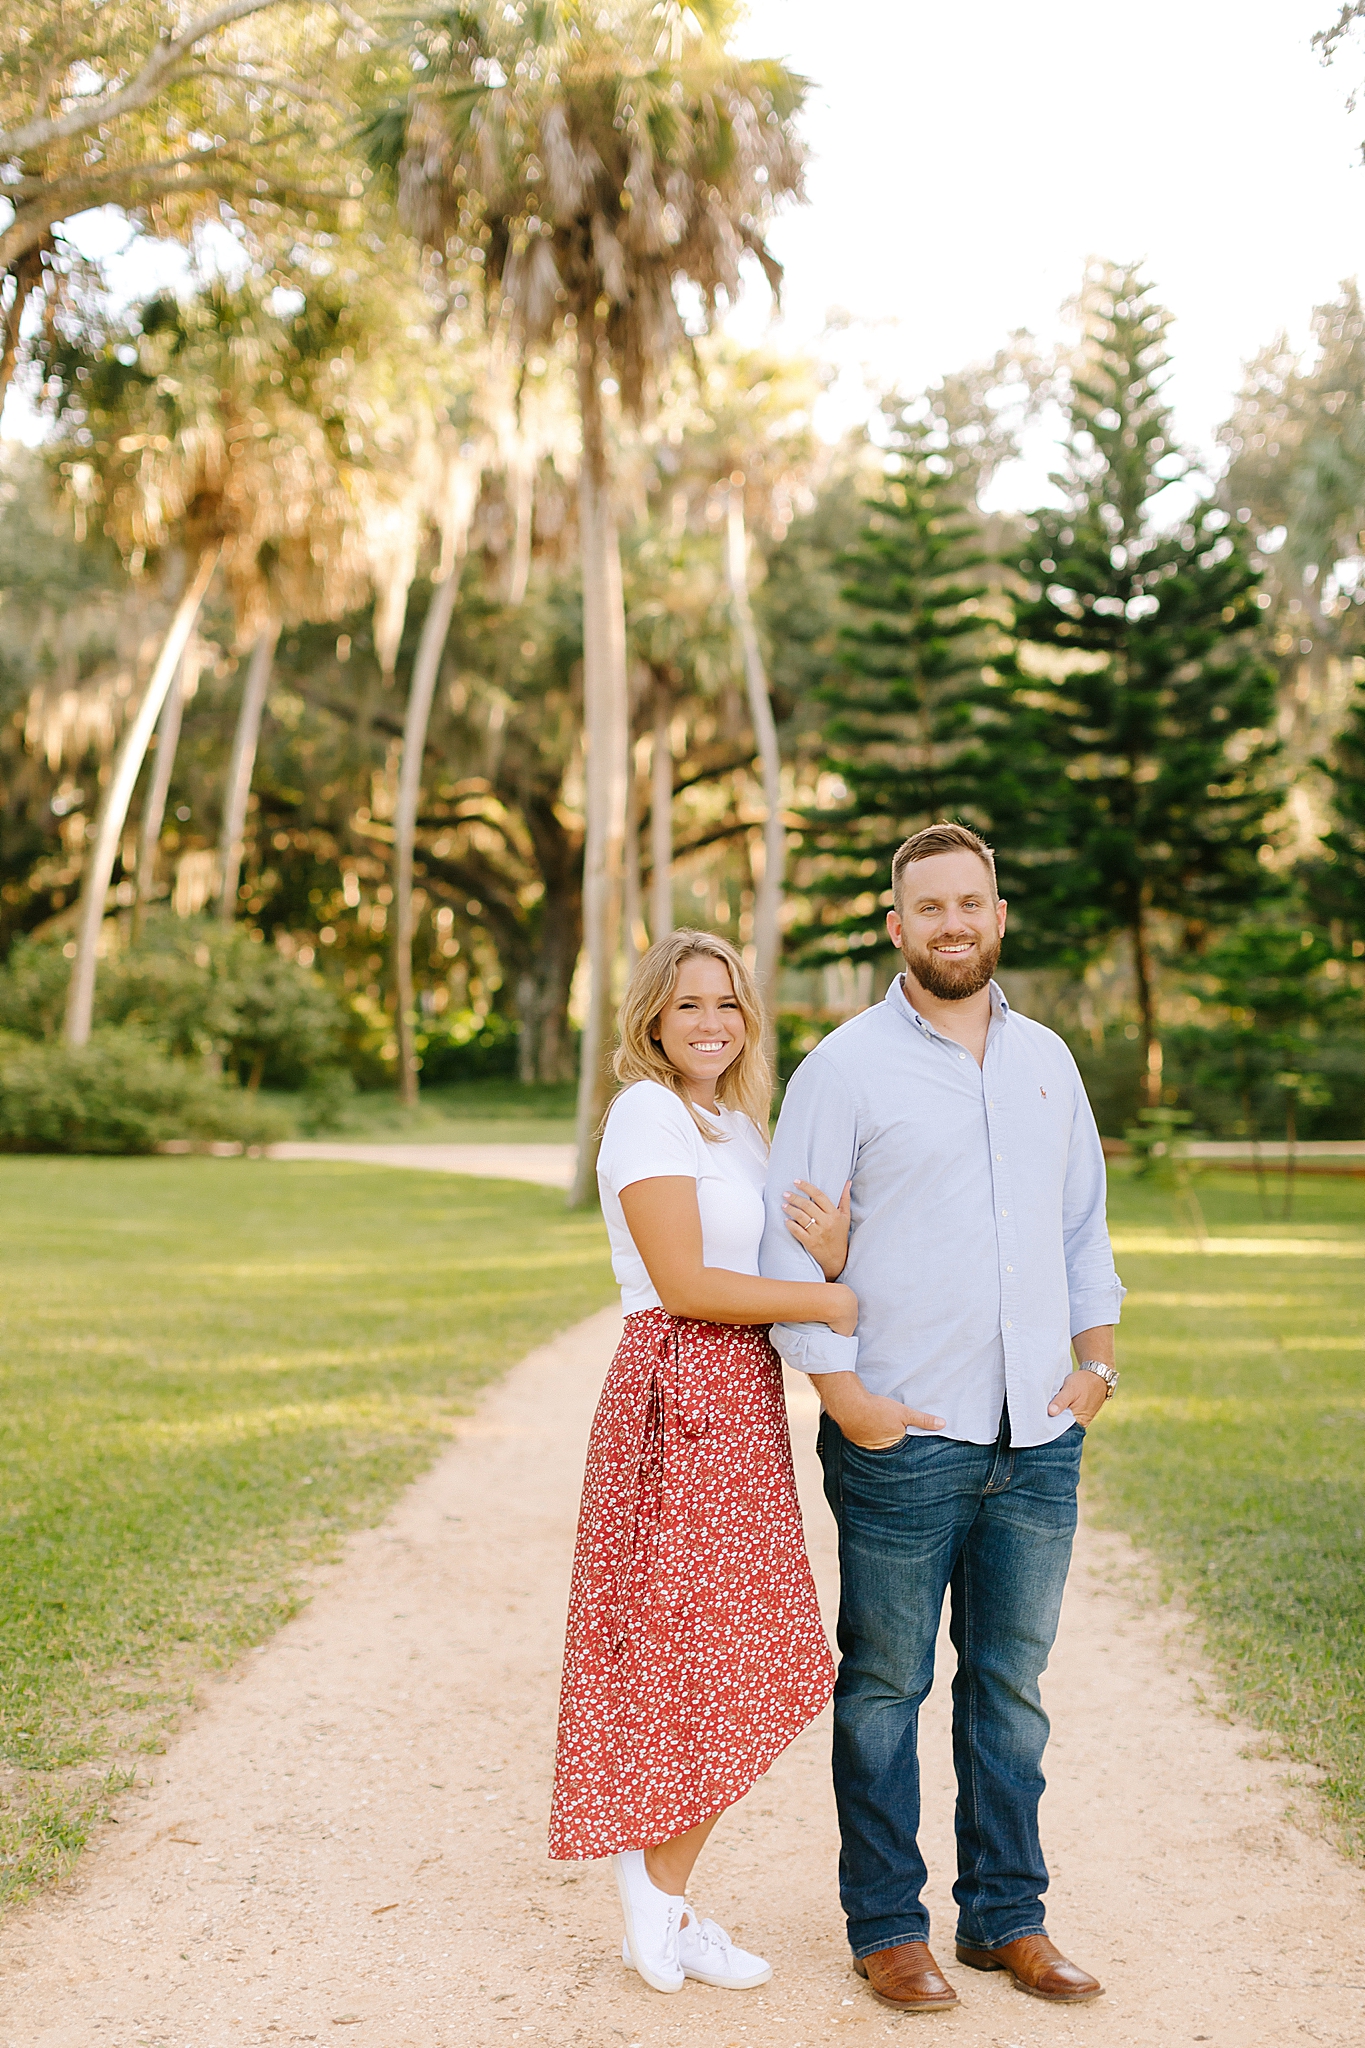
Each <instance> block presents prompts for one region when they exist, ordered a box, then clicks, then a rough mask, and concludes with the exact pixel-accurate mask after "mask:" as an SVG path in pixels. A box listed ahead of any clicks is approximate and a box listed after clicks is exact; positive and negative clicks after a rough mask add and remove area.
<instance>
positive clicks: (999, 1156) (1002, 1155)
mask: <svg viewBox="0 0 1365 2048" xmlns="http://www.w3.org/2000/svg"><path fill="white" fill-rule="evenodd" d="M995 1156H996V1158H997V1159H1003V1158H1004V1156H1005V1155H1004V1153H1003V1152H997V1153H996V1155H995Z"/></svg>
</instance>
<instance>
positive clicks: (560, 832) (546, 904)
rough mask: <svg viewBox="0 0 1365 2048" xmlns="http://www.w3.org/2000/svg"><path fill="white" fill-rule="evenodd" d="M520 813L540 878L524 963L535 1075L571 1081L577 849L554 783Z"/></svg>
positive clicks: (579, 908)
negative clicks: (531, 944) (530, 949)
mask: <svg viewBox="0 0 1365 2048" xmlns="http://www.w3.org/2000/svg"><path fill="white" fill-rule="evenodd" d="M524 815H525V818H526V825H527V829H528V831H529V832H530V834H531V843H532V845H533V846H534V848H535V861H536V867H537V869H538V871H539V873H540V877H541V881H542V882H543V884H544V888H545V894H544V896H543V897H542V899H541V903H540V912H539V918H538V929H537V933H536V942H535V953H534V957H533V959H532V960H531V961H530V962H529V963H528V972H529V974H530V976H531V977H532V978H533V981H534V994H533V995H532V998H531V1014H532V1018H533V1030H534V1036H535V1072H534V1075H533V1076H532V1078H533V1079H535V1080H537V1081H550V1082H559V1081H571V1080H572V1079H573V1077H574V1064H575V1063H574V1048H573V1040H572V1037H571V1034H570V1031H569V993H570V990H571V989H572V987H573V977H574V969H575V967H576V966H577V965H578V955H579V952H580V950H581V947H582V944H583V849H582V847H581V845H580V844H579V843H578V840H577V837H576V835H574V834H573V833H571V832H570V831H568V830H567V829H566V827H565V823H564V819H563V817H562V816H561V814H560V811H559V791H558V788H554V789H551V788H548V787H545V788H542V789H541V790H539V791H538V792H536V793H535V794H533V795H532V796H530V797H529V799H528V801H527V802H526V805H525V809H524Z"/></svg>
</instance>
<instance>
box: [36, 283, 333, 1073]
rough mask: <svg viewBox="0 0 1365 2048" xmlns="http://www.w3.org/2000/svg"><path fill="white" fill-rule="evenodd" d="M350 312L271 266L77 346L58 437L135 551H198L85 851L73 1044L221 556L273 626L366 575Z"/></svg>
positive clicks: (75, 477) (153, 306) (121, 540)
mask: <svg viewBox="0 0 1365 2048" xmlns="http://www.w3.org/2000/svg"><path fill="white" fill-rule="evenodd" d="M341 317H342V314H341V310H340V309H339V308H338V307H337V306H335V305H330V306H329V305H328V304H327V303H326V302H325V299H324V295H323V294H322V293H321V292H319V293H318V295H317V300H316V302H315V303H312V304H309V303H305V305H304V306H303V308H302V309H301V310H300V311H299V312H297V313H292V314H275V313H273V312H272V311H271V310H270V307H269V304H268V295H267V294H266V293H264V292H263V291H262V290H261V289H260V288H259V284H249V285H244V286H242V287H239V288H234V289H229V288H228V287H226V286H224V285H214V286H212V287H211V288H209V289H208V290H206V291H204V292H202V293H201V294H200V295H199V296H198V297H197V298H195V299H194V300H191V301H189V302H187V303H186V304H183V305H182V304H179V303H177V302H176V301H174V300H171V299H165V298H162V299H156V300H153V301H151V302H150V303H149V304H148V305H146V306H144V307H143V308H142V310H141V313H140V315H139V316H138V317H137V318H136V319H135V320H134V322H133V323H132V326H131V327H130V329H129V331H128V332H119V333H116V334H114V335H112V336H111V337H109V339H108V340H107V341H106V342H104V343H103V344H102V345H101V346H100V347H98V348H96V349H94V350H88V351H81V350H79V349H77V348H75V347H71V348H69V349H68V350H67V351H66V353H65V356H64V358H63V361H62V365H61V376H60V383H59V385H58V397H57V404H58V409H59V417H60V418H61V419H62V421H63V423H64V424H66V425H67V426H68V427H69V428H71V429H73V430H75V431H74V432H73V434H72V438H71V442H70V444H68V445H65V446H63V447H60V448H59V449H58V450H57V453H58V454H59V455H66V456H68V457H69V458H70V459H68V460H67V461H66V462H65V463H64V464H63V468H64V470H65V472H66V474H67V476H68V480H69V482H70V485H71V488H72V490H73V491H74V492H77V493H79V494H80V495H81V496H82V497H83V498H84V499H86V500H89V501H92V502H94V503H96V504H98V505H99V506H100V508H101V510H102V514H103V519H104V525H105V529H106V531H107V532H108V533H109V534H110V536H111V537H112V538H114V539H115V540H116V541H117V542H118V544H119V546H120V548H121V549H122V551H123V553H124V555H125V557H126V558H128V559H129V560H130V564H131V565H132V566H133V567H134V568H136V569H138V570H139V571H140V569H141V566H142V563H143V562H144V561H145V559H146V557H147V555H148V554H149V553H154V554H155V553H161V554H166V555H170V554H172V553H174V552H176V551H179V552H180V553H181V554H182V555H183V556H184V558H185V560H186V561H187V562H188V564H189V565H190V566H189V573H188V575H187V576H186V579H185V587H184V591H183V595H182V596H181V598H180V600H179V602H178V604H177V605H176V608H175V611H174V614H173V617H172V619H171V623H170V626H169V628H168V631H167V634H166V638H165V641H164V642H163V644H162V647H161V650H160V653H159V654H158V657H157V660H156V663H155V666H154V668H153V671H152V675H151V678H150V680H149V682H148V685H147V688H146V691H145V693H144V695H143V698H142V701H141V703H140V705H139V707H138V710H137V713H136V715H135V717H134V718H133V720H132V722H131V723H130V725H129V727H128V729H127V732H126V733H125V736H124V740H123V743H122V746H121V747H120V750H119V754H118V757H117V760H116V762H115V766H114V770H113V773H112V775H111V778H110V781H109V784H108V786H107V788H106V790H105V792H104V797H103V801H102V803H101V805H100V810H99V815H98V819H97V822H96V827H95V835H94V843H93V845H92V847H91V849H90V853H89V856H88V857H87V860H86V863H85V871H84V874H83V877H82V885H81V902H80V909H79V912H78V917H77V933H76V958H75V963H74V966H73V968H72V975H71V984H70V991H69V995H68V1004H67V1016H66V1035H67V1038H68V1039H69V1040H70V1042H71V1043H72V1044H75V1045H80V1044H83V1043H84V1042H85V1040H86V1039H87V1038H88V1037H89V1035H90V1028H91V1021H92V1017H93V1005H94V990H95V974H96V960H97V954H98V946H99V938H100V931H101V928H102V924H103V919H104V912H105V906H106V897H107V893H108V888H109V883H110V880H111V878H112V875H113V866H114V861H115V859H116V857H117V852H118V848H119V844H120V842H121V839H122V835H123V828H124V822H125V820H126V817H127V812H128V806H129V803H130V801H131V798H132V794H133V790H134V787H135V785H136V782H137V778H138V773H139V770H140V769H141V766H142V762H143V758H144V756H145V754H146V751H147V746H148V742H149V740H150V738H151V734H152V731H153V729H154V727H155V725H156V722H157V719H158V717H159V715H160V713H161V710H162V706H163V704H164V703H165V699H166V696H167V692H168V691H169V689H170V687H171V684H172V682H173V680H174V678H175V675H176V671H177V669H178V666H179V663H180V660H181V657H182V655H183V654H184V651H185V647H186V645H187V644H188V641H189V637H190V634H191V633H192V631H193V629H194V625H195V621H196V619H197V617H198V614H199V610H200V607H201V605H202V603H203V601H204V598H205V596H206V594H207V591H208V588H209V584H210V582H211V580H212V577H213V574H214V571H215V569H216V568H217V566H218V564H219V562H220V560H221V561H222V563H223V566H224V570H225V574H226V578H227V581H228V584H229V591H230V595H231V597H232V601H233V605H234V609H235V610H236V612H237V616H238V618H239V620H243V621H249V620H252V619H253V618H254V619H255V620H256V621H257V628H256V631H257V636H259V632H260V629H261V626H262V625H263V624H264V622H265V621H266V620H267V619H268V618H270V617H273V616H277V615H278V611H279V610H282V611H284V612H286V613H292V614H293V615H295V616H303V617H308V616H313V617H316V616H328V615H329V614H334V613H335V611H337V610H339V609H344V608H346V607H347V606H348V605H350V604H353V603H354V602H355V599H356V596H357V595H358V593H359V590H360V588H362V587H363V577H364V563H363V560H362V558H361V556H360V554H359V551H358V547H357V544H356V535H355V528H356V521H355V518H354V511H353V508H354V505H355V502H356V498H357V495H358V493H357V489H356V480H355V475H354V474H353V473H352V472H356V471H358V469H359V464H358V462H357V461H356V459H355V458H354V456H353V455H352V454H351V453H350V452H349V451H350V449H351V448H352V447H353V446H354V445H355V442H356V439H357V436H358V423H357V421H356V419H355V418H354V414H355V412H356V408H357V401H356V397H355V394H354V392H353V391H352V390H350V389H348V388H347V387H348V386H349V385H350V384H352V383H353V382H354V375H355V373H354V365H353V362H352V361H351V360H350V359H349V358H348V357H347V356H345V355H338V354H336V353H335V352H334V350H333V348H332V343H333V340H334V337H335V333H336V325H337V321H338V320H339V319H340V318H341ZM286 372H290V373H292V374H290V375H287V374H286ZM277 608H278V610H277ZM262 692H263V685H262ZM252 751H253V752H254V745H253V749H252ZM248 783H249V776H248ZM225 808H228V809H229V810H231V808H232V804H231V799H230V800H229V803H228V805H227V806H225ZM242 809H243V812H244V810H245V796H244V795H243V798H242Z"/></svg>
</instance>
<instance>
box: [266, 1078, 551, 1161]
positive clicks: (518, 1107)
mask: <svg viewBox="0 0 1365 2048" xmlns="http://www.w3.org/2000/svg"><path fill="white" fill-rule="evenodd" d="M576 1092H577V1091H576V1090H575V1088H574V1086H573V1084H572V1082H565V1083H563V1084H562V1085H561V1086H558V1087H555V1086H549V1085H546V1084H544V1083H541V1082H536V1083H534V1084H533V1085H532V1086H530V1087H525V1086H523V1085H522V1083H521V1082H519V1081H511V1080H508V1081H461V1082H460V1083H459V1084H458V1085H456V1086H453V1087H449V1088H424V1089H423V1090H422V1094H421V1099H420V1100H419V1102H418V1104H417V1107H416V1108H415V1109H405V1108H404V1107H403V1105H402V1103H401V1102H400V1101H399V1100H398V1097H397V1095H396V1094H394V1093H393V1092H392V1091H391V1090H385V1091H382V1092H381V1091H377V1090H376V1091H373V1092H368V1093H366V1094H362V1095H357V1096H355V1097H354V1098H353V1099H352V1101H351V1102H350V1103H349V1104H348V1105H347V1107H346V1109H345V1111H344V1112H343V1114H342V1118H341V1121H340V1122H339V1123H338V1124H337V1126H336V1128H335V1129H333V1130H328V1131H325V1132H323V1133H322V1134H321V1135H322V1136H324V1137H327V1138H355V1139H359V1140H362V1141H366V1140H373V1141H374V1142H375V1143H377V1144H382V1143H385V1142H386V1141H388V1142H391V1141H393V1140H398V1141H400V1142H405V1143H408V1144H416V1145H420V1144H428V1145H437V1144H445V1145H493V1144H504V1145H505V1144H514V1145H515V1144H523V1145H531V1144H537V1145H571V1144H572V1143H573V1135H574V1097H575V1094H576ZM282 1099H283V1100H285V1101H292V1100H293V1098H292V1097H284V1098H282Z"/></svg>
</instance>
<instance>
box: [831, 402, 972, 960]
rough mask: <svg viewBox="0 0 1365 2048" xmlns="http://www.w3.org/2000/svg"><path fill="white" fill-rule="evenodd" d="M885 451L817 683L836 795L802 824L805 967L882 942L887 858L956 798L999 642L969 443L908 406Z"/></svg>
mask: <svg viewBox="0 0 1365 2048" xmlns="http://www.w3.org/2000/svg"><path fill="white" fill-rule="evenodd" d="M893 445H894V447H895V452H896V459H895V462H894V465H893V467H892V469H891V472H890V474H889V475H888V479H887V484H886V488H885V491H884V493H883V494H882V495H881V496H880V497H879V498H878V499H877V500H876V501H875V503H873V504H872V505H870V506H869V507H868V508H867V510H866V523H865V525H864V527H863V531H862V533H861V535H860V537H859V539H858V542H857V544H856V545H855V546H854V547H853V548H851V549H850V550H848V552H847V553H846V554H845V555H844V557H843V559H842V567H843V570H844V572H845V578H846V580H845V582H844V586H843V590H842V598H843V604H844V608H845V623H844V624H843V626H842V627H841V630H840V633H839V654H838V663H837V667H836V669H835V671H834V673H833V674H832V675H831V676H830V677H829V679H828V680H827V681H826V682H825V683H824V685H823V686H822V687H821V689H820V690H819V692H818V694H819V697H820V699H821V701H822V703H823V704H824V706H825V707H826V717H825V720H824V724H823V729H822V739H823V743H824V752H823V758H822V766H823V768H824V770H825V771H826V776H827V777H828V778H830V780H828V781H827V782H826V784H825V787H826V788H827V789H829V788H833V790H834V791H835V792H836V794H835V795H834V796H833V798H832V799H831V800H830V801H828V802H826V803H824V804H822V805H821V806H820V808H818V809H816V810H813V811H810V812H808V813H807V815H806V817H805V820H804V831H803V835H802V845H803V852H804V855H805V859H804V862H803V866H802V870H801V873H800V880H799V884H798V886H799V888H800V890H801V893H802V895H803V896H804V897H805V899H806V903H807V905H808V907H809V915H808V919H807V921H806V923H805V925H804V927H803V928H802V927H798V929H797V930H796V931H795V932H794V933H793V938H794V939H795V940H796V941H797V942H798V943H799V944H801V945H802V946H803V948H804V952H805V957H806V958H807V959H813V960H825V961H829V960H834V959H840V958H844V957H847V956H849V955H852V956H853V957H854V958H858V957H860V956H861V957H863V958H866V957H868V952H869V951H871V950H872V949H877V948H888V947H889V941H888V939H887V936H886V926H885V915H886V909H887V907H888V906H889V904H890V901H891V897H890V893H889V884H890V870H891V856H892V854H893V853H894V852H895V850H896V848H897V846H899V844H900V842H901V840H902V839H904V838H905V837H906V835H907V833H910V832H913V831H916V830H917V829H918V828H919V827H920V826H921V825H926V824H929V823H931V822H932V821H933V820H934V819H936V818H940V817H943V816H944V815H946V814H948V813H949V812H951V811H952V810H953V809H955V808H960V807H961V805H962V802H963V798H964V791H963V786H962V774H961V770H960V769H959V767H958V765H957V764H958V762H959V759H960V757H961V755H962V753H963V745H964V738H965V736H966V734H967V732H968V730H969V718H970V713H969V706H970V703H971V701H972V699H973V697H974V694H975V693H977V692H979V690H980V687H981V683H982V676H983V668H988V664H989V662H990V659H991V656H992V653H993V652H996V651H1000V650H1003V649H1005V646H1006V643H1005V641H1004V636H1003V634H1002V632H1001V629H1000V625H999V623H998V620H997V619H994V618H992V615H991V611H992V607H991V603H990V595H991V593H990V586H989V583H988V580H987V577H986V575H985V573H984V571H985V570H986V568H987V566H988V563H989V557H988V555H987V553H986V552H985V550H984V549H983V547H982V544H981V535H980V527H979V523H978V520H977V518H976V516H975V513H974V509H973V504H972V499H973V485H974V483H975V481H976V477H977V474H978V471H979V466H980V464H979V455H978V453H977V451H976V450H975V448H974V446H973V445H972V442H971V441H968V440H966V439H965V438H962V439H960V438H959V436H958V435H957V434H956V433H955V432H954V428H953V425H952V423H951V422H949V421H947V420H945V419H944V418H943V416H942V415H941V414H940V413H938V412H936V411H934V410H932V409H930V410H927V411H926V412H925V413H923V414H920V415H916V414H914V413H909V414H903V415H902V417H901V419H900V421H899V424H898V429H897V434H896V440H895V443H894V444H893ZM997 609H998V607H997ZM836 778H837V779H836ZM840 788H842V794H837V792H838V791H839V790H840Z"/></svg>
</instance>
